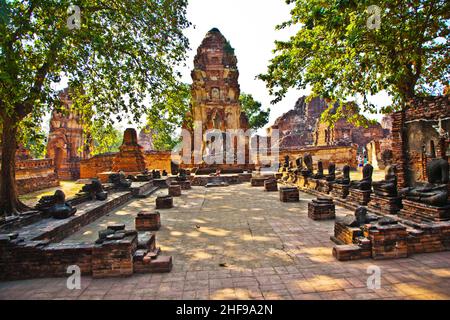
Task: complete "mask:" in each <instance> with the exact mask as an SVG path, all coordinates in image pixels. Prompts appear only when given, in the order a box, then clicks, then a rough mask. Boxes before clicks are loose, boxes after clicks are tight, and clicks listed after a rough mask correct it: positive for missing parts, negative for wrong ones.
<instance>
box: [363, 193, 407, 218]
mask: <svg viewBox="0 0 450 320" xmlns="http://www.w3.org/2000/svg"><path fill="white" fill-rule="evenodd" d="M401 203H402V199H401V198H400V197H381V196H378V195H376V194H372V195H371V196H370V202H369V205H368V207H369V209H371V210H372V211H374V212H375V213H379V214H382V215H388V214H397V213H398V212H399V211H400V208H401Z"/></svg>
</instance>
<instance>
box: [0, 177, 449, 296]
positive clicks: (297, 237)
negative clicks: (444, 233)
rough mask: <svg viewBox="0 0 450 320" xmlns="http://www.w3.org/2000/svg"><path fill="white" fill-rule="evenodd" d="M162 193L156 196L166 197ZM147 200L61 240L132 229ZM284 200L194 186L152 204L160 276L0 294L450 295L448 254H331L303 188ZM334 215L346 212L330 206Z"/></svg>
mask: <svg viewBox="0 0 450 320" xmlns="http://www.w3.org/2000/svg"><path fill="white" fill-rule="evenodd" d="M166 193H167V190H160V191H158V193H157V194H166ZM157 194H155V195H154V196H152V197H149V198H147V199H142V200H135V201H133V202H130V203H129V204H127V205H125V206H124V207H122V208H119V209H118V210H116V211H114V212H111V213H110V214H108V215H107V216H104V217H103V218H101V219H99V220H97V221H96V222H94V223H93V224H91V225H89V226H87V227H85V228H83V229H82V230H80V231H79V232H77V233H75V234H74V235H72V236H71V237H69V238H67V239H65V240H64V242H71V241H76V242H78V241H89V242H90V241H94V240H95V239H96V238H97V231H98V230H99V229H102V228H104V226H106V225H107V224H108V223H112V222H121V223H125V224H126V225H127V228H134V217H135V215H136V214H137V213H138V212H139V211H140V210H151V209H153V208H154V200H155V196H156V195H157ZM300 197H301V201H300V203H282V202H280V201H279V199H278V193H277V192H275V193H267V192H264V191H263V188H255V187H254V188H252V187H250V185H249V184H243V185H235V186H229V187H222V188H210V189H207V188H204V187H194V188H193V189H192V190H189V191H183V195H182V197H179V198H175V199H174V203H175V208H173V209H170V210H160V212H161V221H162V227H161V229H160V230H159V231H158V232H157V235H156V239H157V245H158V246H160V247H161V249H162V251H163V254H164V255H172V256H173V259H174V268H173V270H172V272H170V273H167V274H146V275H134V276H132V277H129V278H109V279H92V278H91V277H82V279H81V286H82V288H81V290H69V289H67V288H66V279H65V278H51V279H32V280H23V281H12V282H0V299H121V300H122V299H450V252H442V253H433V254H417V255H413V256H411V257H409V258H407V259H397V260H383V261H380V260H370V259H369V260H359V261H351V262H339V261H336V260H335V259H334V257H333V256H332V253H331V249H332V247H333V245H334V243H333V242H332V241H331V240H330V236H331V235H332V234H333V227H334V221H317V222H316V221H313V220H310V219H309V218H308V217H307V203H308V201H309V200H310V199H313V197H312V196H311V195H308V194H305V193H300ZM336 209H337V211H336V213H337V215H338V216H342V215H345V214H350V213H352V212H350V211H348V210H346V209H343V208H340V207H336ZM370 266H378V267H380V268H381V288H380V289H376V290H372V289H368V288H367V278H368V277H369V276H370V274H368V273H367V269H368V267H370Z"/></svg>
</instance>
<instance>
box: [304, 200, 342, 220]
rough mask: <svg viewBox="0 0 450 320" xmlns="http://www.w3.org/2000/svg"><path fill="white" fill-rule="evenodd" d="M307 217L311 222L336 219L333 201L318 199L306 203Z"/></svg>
mask: <svg viewBox="0 0 450 320" xmlns="http://www.w3.org/2000/svg"><path fill="white" fill-rule="evenodd" d="M308 217H309V218H310V219H313V220H330V219H334V218H336V213H335V206H334V203H333V199H330V198H322V197H318V198H317V200H312V201H311V202H309V203H308Z"/></svg>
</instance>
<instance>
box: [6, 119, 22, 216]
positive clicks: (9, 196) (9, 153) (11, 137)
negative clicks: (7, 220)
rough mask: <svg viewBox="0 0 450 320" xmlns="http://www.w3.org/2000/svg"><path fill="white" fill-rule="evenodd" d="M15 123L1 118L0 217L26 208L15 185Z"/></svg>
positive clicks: (12, 120)
mask: <svg viewBox="0 0 450 320" xmlns="http://www.w3.org/2000/svg"><path fill="white" fill-rule="evenodd" d="M16 149H17V123H15V121H14V119H11V118H10V117H8V116H6V117H4V118H3V132H2V155H1V157H2V162H1V166H2V167H1V174H0V184H1V186H0V219H1V218H2V217H4V216H9V215H16V214H18V213H19V212H21V211H25V210H26V209H28V208H27V207H26V206H25V205H24V204H23V203H22V202H20V201H19V198H18V192H17V185H16Z"/></svg>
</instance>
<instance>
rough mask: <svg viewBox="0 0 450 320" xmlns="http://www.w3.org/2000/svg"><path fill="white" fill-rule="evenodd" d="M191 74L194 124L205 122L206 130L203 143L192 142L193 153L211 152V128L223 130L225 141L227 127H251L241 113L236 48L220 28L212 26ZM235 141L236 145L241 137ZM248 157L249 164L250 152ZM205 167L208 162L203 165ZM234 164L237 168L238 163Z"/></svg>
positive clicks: (192, 119) (192, 117)
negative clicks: (209, 150) (209, 131)
mask: <svg viewBox="0 0 450 320" xmlns="http://www.w3.org/2000/svg"><path fill="white" fill-rule="evenodd" d="M191 76H192V81H193V83H192V103H191V104H192V105H191V114H190V115H189V118H190V119H191V121H192V123H193V125H194V127H195V126H197V127H198V126H199V125H201V128H202V133H203V136H202V145H201V146H200V145H196V146H195V147H194V141H192V150H193V153H195V152H201V153H202V154H205V153H206V152H207V151H205V150H206V149H208V145H209V144H210V143H211V140H210V137H208V135H207V134H205V132H206V131H207V130H212V129H217V130H220V131H222V132H223V134H224V136H223V138H224V141H225V140H226V139H227V136H226V131H227V129H242V130H244V131H246V130H247V129H248V120H247V117H246V115H245V114H244V113H243V112H241V106H240V103H239V95H240V88H239V83H238V77H239V71H238V69H237V59H236V56H235V54H234V49H233V48H232V47H231V45H230V43H229V42H228V41H227V39H225V37H224V36H223V35H222V34H221V33H220V31H219V30H218V29H217V28H213V29H211V30H210V31H209V32H208V33H207V34H206V36H205V38H204V39H203V41H202V43H201V45H200V46H199V48H198V49H197V55H196V56H195V59H194V70H193V71H192V73H191ZM233 139H234V138H233ZM192 140H194V139H192ZM233 142H234V144H236V143H237V140H233ZM224 145H225V143H224ZM247 145H248V144H247ZM234 156H235V155H234ZM246 159H247V161H246V163H248V155H246ZM224 162H226V161H224ZM193 166H199V165H198V164H194V165H193ZM203 166H207V165H206V164H203ZM200 167H202V165H200ZM233 167H235V168H237V166H233Z"/></svg>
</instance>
